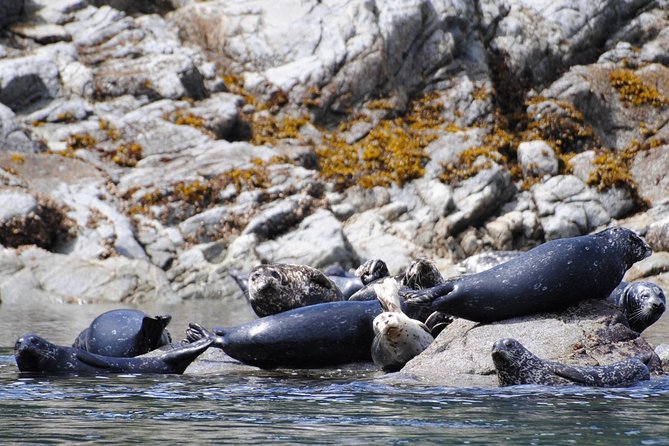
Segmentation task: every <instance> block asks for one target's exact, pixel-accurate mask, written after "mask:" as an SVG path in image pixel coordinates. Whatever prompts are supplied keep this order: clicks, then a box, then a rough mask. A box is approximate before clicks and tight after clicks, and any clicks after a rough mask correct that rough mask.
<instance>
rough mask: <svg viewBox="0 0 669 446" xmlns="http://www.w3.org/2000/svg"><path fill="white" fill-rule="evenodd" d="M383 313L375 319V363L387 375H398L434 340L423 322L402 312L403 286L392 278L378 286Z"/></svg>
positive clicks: (373, 351) (373, 358)
mask: <svg viewBox="0 0 669 446" xmlns="http://www.w3.org/2000/svg"><path fill="white" fill-rule="evenodd" d="M374 289H375V290H376V297H377V299H378V300H379V302H380V303H381V307H382V308H383V313H381V314H379V315H378V316H376V317H375V318H374V322H373V324H374V334H375V337H374V342H373V343H372V360H373V361H374V364H376V365H377V366H379V367H381V369H382V370H383V371H385V372H396V371H398V370H400V369H401V368H402V367H404V365H405V364H406V363H407V362H409V361H410V360H411V359H413V358H414V357H415V356H417V355H418V354H420V353H421V352H422V351H423V350H425V349H426V348H427V347H428V346H429V345H430V344H431V343H432V341H433V340H434V338H433V337H432V335H431V334H430V332H429V330H428V328H427V327H426V326H425V324H423V323H422V322H419V321H417V320H416V319H411V318H410V317H409V316H407V315H406V314H404V313H403V312H402V307H401V303H400V297H399V294H398V291H399V284H398V283H397V281H396V280H394V279H392V278H386V279H384V280H383V281H382V282H381V283H376V284H374Z"/></svg>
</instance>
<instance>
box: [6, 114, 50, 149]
mask: <svg viewBox="0 0 669 446" xmlns="http://www.w3.org/2000/svg"><path fill="white" fill-rule="evenodd" d="M15 116H16V115H15V114H14V112H13V111H12V110H11V109H10V108H9V107H6V106H5V105H3V104H0V152H10V151H11V152H19V153H21V152H28V153H34V152H39V151H41V150H42V148H43V145H42V143H41V142H39V141H33V140H32V139H31V137H30V132H29V131H28V130H27V129H24V128H23V127H22V126H21V125H20V124H19V123H18V122H16V119H15Z"/></svg>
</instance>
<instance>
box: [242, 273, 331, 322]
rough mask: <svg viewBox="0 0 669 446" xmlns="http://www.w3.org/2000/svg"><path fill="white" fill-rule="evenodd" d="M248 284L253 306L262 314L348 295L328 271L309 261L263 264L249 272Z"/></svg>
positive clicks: (274, 312)
mask: <svg viewBox="0 0 669 446" xmlns="http://www.w3.org/2000/svg"><path fill="white" fill-rule="evenodd" d="M248 288H249V295H248V298H249V302H250V303H251V307H252V308H253V311H255V313H256V314H257V315H258V316H260V317H263V316H269V315H272V314H277V313H282V312H284V311H288V310H292V309H294V308H299V307H304V306H307V305H314V304H320V303H324V302H336V301H340V300H343V299H344V297H343V296H342V294H341V291H339V288H337V286H336V285H335V284H334V283H333V282H332V281H331V280H330V279H328V278H327V277H326V276H325V274H323V273H322V272H320V271H319V270H317V269H316V268H312V267H310V266H306V265H290V264H282V263H275V264H271V265H259V266H257V267H255V268H254V269H253V270H252V271H251V274H250V275H249V284H248Z"/></svg>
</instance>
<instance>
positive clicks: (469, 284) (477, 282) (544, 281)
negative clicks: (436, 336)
mask: <svg viewBox="0 0 669 446" xmlns="http://www.w3.org/2000/svg"><path fill="white" fill-rule="evenodd" d="M650 254H651V250H650V248H649V247H648V245H647V244H646V243H645V242H644V241H643V240H642V239H641V238H640V237H639V236H638V235H636V234H635V233H634V232H632V231H630V230H629V229H625V228H610V229H606V230H604V231H601V232H598V233H596V234H593V235H585V236H580V237H571V238H564V239H559V240H552V241H549V242H546V243H544V244H542V245H539V246H537V247H536V248H533V249H531V250H529V251H527V252H525V253H523V254H521V255H519V256H517V257H515V258H513V259H511V260H509V261H508V262H506V263H503V264H501V265H498V266H496V267H493V268H491V269H489V270H486V271H483V272H481V273H478V274H469V275H465V276H460V277H457V278H455V279H451V280H448V281H446V282H445V283H443V284H441V285H437V286H436V287H433V288H429V289H424V290H418V291H411V290H404V291H403V292H402V294H404V296H405V297H406V298H407V299H408V301H409V302H413V303H423V304H427V305H429V304H430V303H431V307H432V309H433V310H435V311H441V312H444V313H446V314H449V315H451V316H455V317H460V318H464V319H469V320H472V321H475V322H492V321H499V320H504V319H509V318H512V317H518V316H524V315H528V314H534V313H540V312H547V311H557V310H561V309H563V308H566V307H568V306H569V305H572V304H574V303H576V302H578V301H580V300H583V299H590V298H592V299H606V298H607V297H608V295H609V294H610V293H611V291H613V289H614V288H615V287H616V286H617V285H618V284H619V283H620V282H621V280H622V278H623V275H624V274H625V271H627V269H628V268H629V267H630V266H632V264H634V263H635V262H638V261H639V260H641V259H644V258H646V257H648V256H649V255H650Z"/></svg>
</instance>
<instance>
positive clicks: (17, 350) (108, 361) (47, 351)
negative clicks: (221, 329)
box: [14, 329, 216, 375]
mask: <svg viewBox="0 0 669 446" xmlns="http://www.w3.org/2000/svg"><path fill="white" fill-rule="evenodd" d="M215 339H216V336H215V335H214V334H213V333H210V332H208V331H206V330H204V329H201V331H200V333H199V336H198V340H197V341H195V342H192V343H183V344H177V345H176V346H175V347H174V348H173V349H172V350H167V351H165V352H163V353H161V354H159V355H155V356H138V357H134V358H118V357H110V356H102V355H97V354H95V353H90V352H87V351H85V350H82V349H80V348H75V347H63V346H59V345H55V344H52V343H51V342H49V341H47V340H46V339H44V338H41V337H39V336H37V335H35V334H27V335H25V336H22V337H21V338H19V339H18V340H17V341H16V344H15V346H14V356H15V359H16V364H17V365H18V367H19V371H21V372H24V373H26V372H27V373H41V374H79V375H96V374H103V373H137V374H145V373H155V374H182V373H183V372H184V371H185V370H186V368H187V367H188V366H189V365H190V364H191V363H192V362H193V361H194V360H195V359H196V358H197V357H198V356H199V355H200V354H201V353H202V352H204V351H205V350H206V349H207V348H209V346H210V345H211V344H212V342H214V340H215Z"/></svg>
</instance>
